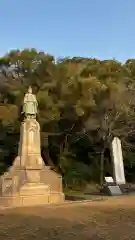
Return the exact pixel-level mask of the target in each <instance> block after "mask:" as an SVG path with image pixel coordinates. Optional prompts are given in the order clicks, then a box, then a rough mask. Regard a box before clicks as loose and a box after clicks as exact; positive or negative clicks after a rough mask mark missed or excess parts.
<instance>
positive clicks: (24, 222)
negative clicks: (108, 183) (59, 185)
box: [0, 196, 135, 240]
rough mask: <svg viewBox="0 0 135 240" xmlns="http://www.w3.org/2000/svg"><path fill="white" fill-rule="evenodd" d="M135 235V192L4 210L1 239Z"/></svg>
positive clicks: (0, 220)
mask: <svg viewBox="0 0 135 240" xmlns="http://www.w3.org/2000/svg"><path fill="white" fill-rule="evenodd" d="M8 239H10V240H11V239H12V240H20V239H22V240H32V239H33V240H36V239H38V240H43V239H59V240H67V239H69V240H70V239H75V240H86V239H87V240H99V239H113V240H120V239H130V240H132V239H134V240H135V196H131V197H120V198H110V199H108V200H104V201H95V202H94V201H93V202H89V203H84V204H75V203H74V204H71V205H63V206H57V207H56V206H44V207H32V208H28V207H27V208H16V209H6V210H0V240H8Z"/></svg>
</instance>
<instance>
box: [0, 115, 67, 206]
mask: <svg viewBox="0 0 135 240" xmlns="http://www.w3.org/2000/svg"><path fill="white" fill-rule="evenodd" d="M0 195H1V197H0V204H2V205H3V204H4V205H7V206H9V205H10V206H11V205H12V206H26V205H27V206H30V205H41V204H48V203H58V202H63V201H64V194H63V191H62V178H61V176H60V175H58V174H57V173H56V172H54V171H52V170H51V169H50V167H47V166H45V164H44V161H43V159H42V157H41V150H40V126H39V123H38V122H37V121H36V119H26V120H25V121H24V122H23V123H22V124H21V132H20V144H19V150H18V156H17V158H16V159H15V161H14V162H13V165H12V167H10V169H9V170H8V172H6V173H5V174H4V175H3V176H1V178H0Z"/></svg>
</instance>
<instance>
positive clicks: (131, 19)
mask: <svg viewBox="0 0 135 240" xmlns="http://www.w3.org/2000/svg"><path fill="white" fill-rule="evenodd" d="M0 33H1V34H0V55H3V54H5V53H6V52H7V51H9V50H10V49H16V48H21V49H22V48H26V47H34V48H37V49H38V50H43V51H45V52H48V53H50V54H52V55H54V56H55V57H58V56H60V57H63V56H84V57H97V58H100V59H108V58H116V59H118V60H121V61H124V60H126V59H128V58H135V0H128V1H127V0H0Z"/></svg>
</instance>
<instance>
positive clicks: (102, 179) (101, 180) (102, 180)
mask: <svg viewBox="0 0 135 240" xmlns="http://www.w3.org/2000/svg"><path fill="white" fill-rule="evenodd" d="M104 153H105V148H103V149H102V151H101V157H100V185H101V186H102V185H103V183H104Z"/></svg>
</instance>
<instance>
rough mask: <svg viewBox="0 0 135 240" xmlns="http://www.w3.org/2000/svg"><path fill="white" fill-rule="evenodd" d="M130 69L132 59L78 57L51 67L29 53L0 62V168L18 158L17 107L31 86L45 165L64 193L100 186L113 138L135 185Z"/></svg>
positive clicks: (44, 57) (48, 59) (133, 73)
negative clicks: (53, 171)
mask: <svg viewBox="0 0 135 240" xmlns="http://www.w3.org/2000/svg"><path fill="white" fill-rule="evenodd" d="M134 69H135V59H129V60H127V61H126V63H125V64H122V63H120V62H118V61H116V60H115V59H112V60H104V61H100V60H98V59H89V58H81V57H73V58H63V59H59V60H56V61H55V60H54V57H53V56H50V55H48V54H45V53H44V52H38V51H37V50H36V49H33V48H32V49H24V50H22V51H20V50H13V51H11V52H9V53H8V54H7V55H5V56H4V57H2V58H1V59H0V70H1V71H0V80H1V81H0V135H1V137H0V164H1V165H0V166H7V165H9V164H11V162H12V160H13V158H14V156H15V154H16V153H17V143H18V140H19V131H20V130H19V126H20V120H21V119H20V112H21V104H22V101H23V96H24V93H25V92H26V89H27V87H28V85H31V86H32V88H33V91H34V93H35V94H36V95H37V99H38V103H39V112H38V121H39V122H40V125H41V140H42V149H43V152H44V156H45V162H46V164H51V165H52V167H53V168H55V169H56V171H59V172H60V173H61V174H62V175H63V178H64V185H65V186H66V187H67V186H68V187H71V188H77V187H78V186H84V185H85V184H86V183H87V182H91V181H99V180H100V183H101V184H102V181H103V177H104V174H106V173H107V172H110V154H109V148H110V143H111V140H112V138H113V136H119V137H120V138H121V140H122V144H123V153H124V159H125V167H126V176H127V178H128V179H130V180H132V179H134V177H133V175H134V174H133V169H134V168H135V164H134V154H135V148H134V142H135V131H134V128H135V126H134V124H135V111H134V109H135V106H134V105H135V94H134V87H135V84H134V79H135V70H134ZM9 73H10V74H9ZM11 142H12V144H11ZM9 159H10V160H11V161H10V160H9ZM1 168H3V167H1ZM129 176H130V177H129Z"/></svg>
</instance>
